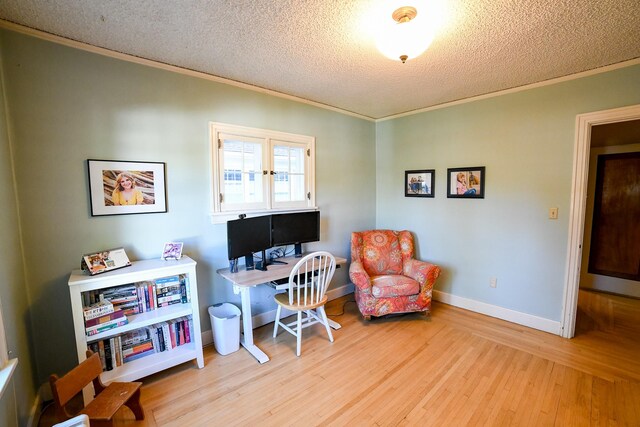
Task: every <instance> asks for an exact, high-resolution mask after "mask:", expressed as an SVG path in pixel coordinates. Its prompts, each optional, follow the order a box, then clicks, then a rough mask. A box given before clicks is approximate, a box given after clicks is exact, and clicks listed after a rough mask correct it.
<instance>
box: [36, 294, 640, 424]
mask: <svg viewBox="0 0 640 427" xmlns="http://www.w3.org/2000/svg"><path fill="white" fill-rule="evenodd" d="M349 299H351V300H352V299H353V295H350V296H347V297H345V298H341V299H339V300H336V301H332V302H330V303H329V305H328V306H327V313H328V314H329V317H332V318H333V319H335V320H337V321H339V322H340V323H341V324H342V325H343V327H342V329H340V330H338V331H334V337H335V342H334V343H330V342H329V341H328V340H327V337H326V333H325V332H324V331H323V329H322V327H321V325H316V327H313V328H310V329H305V335H304V336H303V341H302V356H301V357H300V358H297V357H296V356H295V338H294V337H293V336H291V335H290V334H287V333H282V332H281V333H280V335H278V337H277V338H276V339H275V340H274V339H273V338H271V333H272V325H267V326H265V327H262V328H259V329H257V330H256V335H255V338H256V341H257V342H258V343H259V345H260V346H261V347H262V348H263V349H264V350H265V352H266V353H267V354H268V355H269V356H270V357H271V361H269V362H268V363H266V364H264V365H259V364H258V363H257V362H256V361H255V360H254V359H253V357H251V356H250V355H249V353H247V352H246V351H245V350H243V349H242V348H241V349H240V350H239V351H238V352H236V353H233V354H231V355H228V356H219V355H218V354H217V353H216V352H215V350H214V349H213V347H207V348H206V349H205V364H206V366H205V368H204V369H201V370H199V369H197V368H195V365H194V364H191V363H188V364H184V365H182V366H179V367H176V368H173V369H171V370H168V371H165V372H163V373H160V374H156V375H154V376H151V377H148V378H145V379H144V380H143V381H144V386H143V389H142V403H143V405H144V408H145V412H146V416H147V419H146V420H144V421H140V422H136V421H135V420H133V415H132V414H131V413H130V412H129V411H128V410H127V409H123V410H121V411H120V412H119V413H118V414H117V420H116V423H115V425H116V426H128V427H138V426H181V427H182V426H233V425H240V426H283V425H296V426H315V425H323V426H325V425H331V426H346V425H349V426H354V425H356V426H358V425H362V426H397V425H407V426H431V425H434V426H466V425H471V426H500V425H511V426H553V425H556V426H589V425H592V426H616V425H618V426H638V425H640V326H639V325H640V314H639V311H640V300H626V299H624V298H616V297H610V296H606V295H605V296H604V297H603V296H602V294H592V293H589V292H583V291H581V294H580V298H579V306H580V309H579V315H578V324H577V335H576V337H575V338H574V339H571V340H567V339H563V338H560V337H558V336H555V335H551V334H547V333H544V332H539V331H536V330H532V329H529V328H525V327H522V326H518V325H515V324H512V323H508V322H504V321H501V320H498V319H494V318H490V317H486V316H482V315H479V314H475V313H472V312H468V311H465V310H462V309H458V308H455V307H452V306H448V305H445V304H440V303H434V304H433V313H432V316H431V318H425V317H423V316H420V315H417V314H411V315H405V316H398V317H391V318H387V319H375V320H373V321H371V322H365V321H363V320H362V319H361V318H360V316H359V315H358V311H357V308H356V306H355V303H353V302H351V301H349V302H346V301H348V300H349ZM345 302H346V304H345V305H344V311H345V313H344V314H343V315H341V316H335V315H334V316H332V314H338V313H339V312H340V311H342V307H343V304H344V303H345ZM603 313H604V314H603ZM50 412H51V408H48V409H47V410H45V412H44V415H43V417H42V418H41V423H40V425H41V426H48V425H51V418H50V415H49V414H50Z"/></svg>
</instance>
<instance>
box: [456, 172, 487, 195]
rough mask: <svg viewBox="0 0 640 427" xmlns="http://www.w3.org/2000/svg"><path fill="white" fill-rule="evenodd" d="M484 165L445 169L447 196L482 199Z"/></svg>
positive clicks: (484, 175)
mask: <svg viewBox="0 0 640 427" xmlns="http://www.w3.org/2000/svg"><path fill="white" fill-rule="evenodd" d="M485 179H486V174H485V167H484V166H474V167H469V168H449V169H447V197H449V198H461V199H484V181H485Z"/></svg>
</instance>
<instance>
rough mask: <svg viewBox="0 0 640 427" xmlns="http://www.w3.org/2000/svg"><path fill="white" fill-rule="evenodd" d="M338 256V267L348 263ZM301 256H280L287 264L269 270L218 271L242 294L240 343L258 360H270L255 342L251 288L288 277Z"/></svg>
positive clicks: (236, 291)
mask: <svg viewBox="0 0 640 427" xmlns="http://www.w3.org/2000/svg"><path fill="white" fill-rule="evenodd" d="M335 258H336V268H340V266H341V265H344V264H346V263H347V260H346V259H345V258H341V257H335ZM299 260H300V258H295V257H286V258H278V261H284V262H286V264H271V265H269V266H268V267H267V271H262V270H244V267H241V269H239V270H238V272H237V273H231V272H230V271H229V269H228V268H221V269H219V270H217V273H218V274H219V275H220V276H222V277H224V278H225V279H227V280H228V281H230V282H231V283H232V284H233V292H234V293H235V294H236V295H237V294H240V298H241V300H242V337H241V338H240V344H242V346H243V347H244V348H246V349H247V351H249V353H251V354H252V355H253V357H255V358H256V359H258V362H260V363H265V362H268V361H269V356H267V355H266V354H265V353H264V352H263V351H262V350H260V348H258V346H257V345H255V344H254V342H253V319H252V318H251V296H250V293H249V290H250V289H251V288H252V287H254V286H258V285H269V284H270V283H271V282H275V281H277V280H281V279H287V278H288V277H289V274H291V270H293V267H295V265H296V263H297V262H298V261H299ZM329 324H330V326H331V327H332V328H333V329H340V324H339V323H337V322H335V321H333V320H329Z"/></svg>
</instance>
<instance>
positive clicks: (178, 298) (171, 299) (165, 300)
mask: <svg viewBox="0 0 640 427" xmlns="http://www.w3.org/2000/svg"><path fill="white" fill-rule="evenodd" d="M181 302H182V295H181V294H179V293H178V294H174V295H167V296H164V297H158V307H165V305H164V304H166V305H171V304H177V303H181Z"/></svg>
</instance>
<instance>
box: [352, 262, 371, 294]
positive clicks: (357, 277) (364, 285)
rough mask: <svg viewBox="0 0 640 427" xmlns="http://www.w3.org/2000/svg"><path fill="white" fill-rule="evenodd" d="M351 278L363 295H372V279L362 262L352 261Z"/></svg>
mask: <svg viewBox="0 0 640 427" xmlns="http://www.w3.org/2000/svg"><path fill="white" fill-rule="evenodd" d="M349 278H350V279H351V281H352V282H353V284H354V285H355V286H356V287H357V288H358V289H359V290H360V292H363V293H371V279H370V278H369V274H368V273H367V272H366V271H365V270H364V267H363V266H362V263H361V262H360V261H352V262H351V265H350V266H349Z"/></svg>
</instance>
